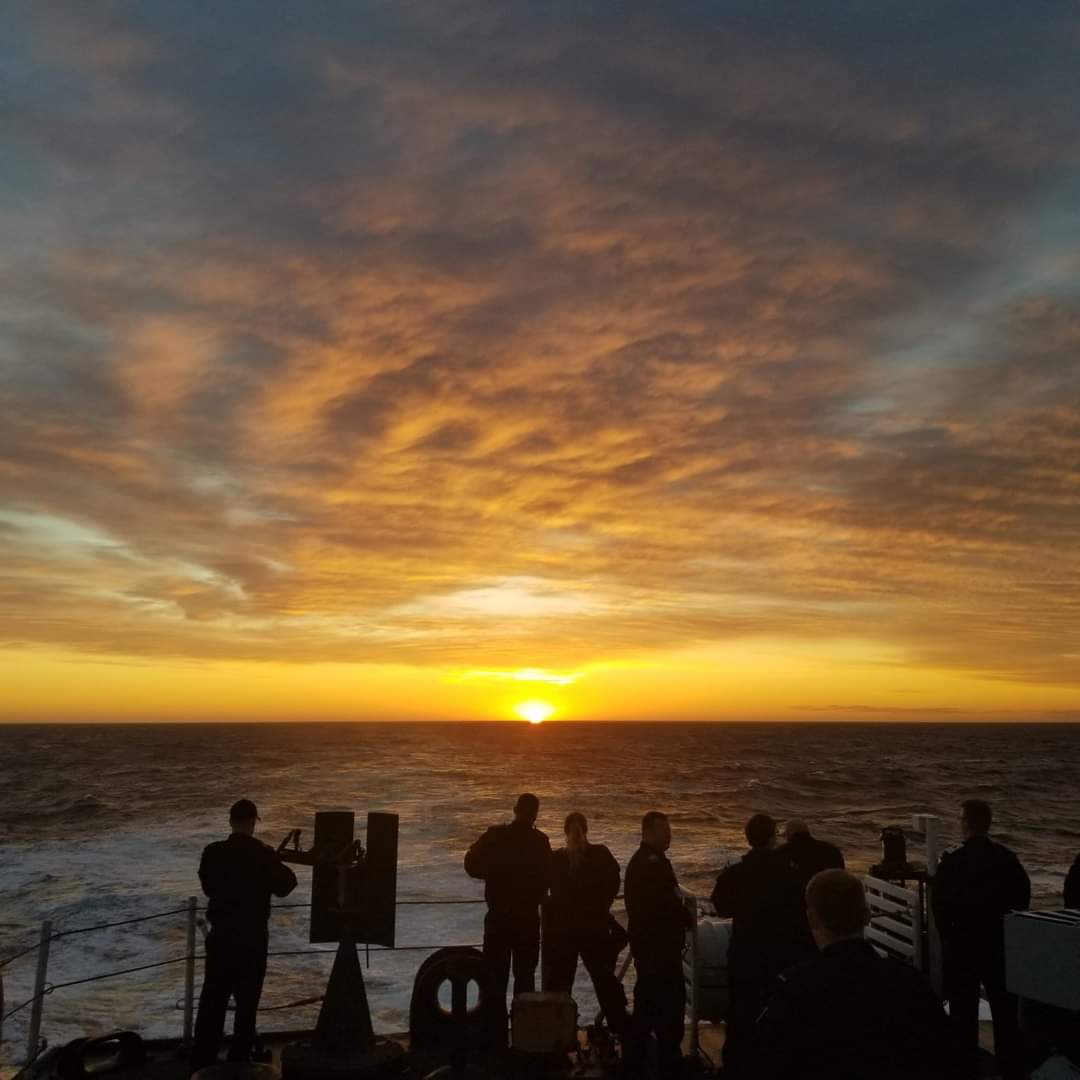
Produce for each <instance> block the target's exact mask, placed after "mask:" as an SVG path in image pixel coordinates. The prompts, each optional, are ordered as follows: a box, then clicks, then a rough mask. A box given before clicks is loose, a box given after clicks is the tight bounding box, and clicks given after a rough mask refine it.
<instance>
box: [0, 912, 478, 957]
mask: <svg viewBox="0 0 1080 1080" xmlns="http://www.w3.org/2000/svg"><path fill="white" fill-rule="evenodd" d="M484 902H485V901H484V898H483V897H482V896H481V897H469V898H460V897H453V898H451V899H448V900H425V899H412V900H409V899H406V900H398V901H397V906H398V907H411V906H418V905H441V904H483V903H484ZM310 907H311V904H310V902H309V903H306V904H273V905H271V908H270V910H271V911H289V910H293V909H296V910H300V909H305V908H310ZM187 910H188V909H187V907H182V908H170V909H169V910H168V911H156V912H154V913H153V914H152V915H137V916H135V917H134V918H131V919H117V920H116V921H115V922H105V923H95V924H94V925H93V926H77V927H75V928H74V929H71V930H57V931H55V932H54V933H52V934H50V935H49V937H48V940H49V941H59V940H60V938H65V937H74V936H75V935H76V934H89V933H93V932H94V931H96V930H111V929H113V928H115V927H117V926H131V925H132V924H134V923H141V922H149V921H150V920H151V919H167V918H168V917H169V916H170V915H183V914H185V913H186V912H187ZM42 944H43V942H42V941H40V940H39V941H35V942H34V943H33V944H32V945H27V947H26V948H25V949H20V950H19V951H18V952H15V953H11V955H9V956H4V957H0V968H2V967H7V965H8V964H10V963H12V961H14V960H19V959H21V958H22V957H24V956H28V955H29V954H30V953H32V952H35V951H36V950H38V949H40V948H41V946H42Z"/></svg>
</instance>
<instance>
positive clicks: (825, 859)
mask: <svg viewBox="0 0 1080 1080" xmlns="http://www.w3.org/2000/svg"><path fill="white" fill-rule="evenodd" d="M777 851H778V853H779V854H780V855H781V856H782V857H783V858H784V859H786V860H787V864H788V866H789V867H790V868H791V871H792V873H794V875H795V876H796V877H797V878H798V879H799V885H800V886H801V887H802V889H803V890H804V891H805V890H806V886H807V885H808V884H809V883H810V879H811V878H812V877H813V876H814V875H815V874H820V873H821V871H822V870H843V869H844V856H843V853H842V852H841V851H840V849H839V848H838V847H837V846H836V845H835V844H830V843H829V842H828V841H827V840H819V839H818V838H817V837H816V836H811V835H810V834H809V833H805V832H802V833H796V834H795V835H794V836H793V837H792V838H791V839H790V840H788V841H787V843H785V844H784V845H783V846H782V847H780V848H778V849H777Z"/></svg>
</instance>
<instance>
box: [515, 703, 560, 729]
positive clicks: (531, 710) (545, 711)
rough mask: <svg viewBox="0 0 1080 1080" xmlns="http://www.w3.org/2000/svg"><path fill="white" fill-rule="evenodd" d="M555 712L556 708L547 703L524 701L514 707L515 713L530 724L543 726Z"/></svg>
mask: <svg viewBox="0 0 1080 1080" xmlns="http://www.w3.org/2000/svg"><path fill="white" fill-rule="evenodd" d="M554 711H555V706H554V705H549V704H548V703H547V702H546V701H522V702H520V703H519V704H517V705H515V706H514V712H516V713H517V714H518V716H520V717H521V719H522V720H528V721H529V723H530V724H542V723H543V722H544V721H545V720H546V719H547V718H548V717H549V716H550V715H551V714H552V713H553V712H554Z"/></svg>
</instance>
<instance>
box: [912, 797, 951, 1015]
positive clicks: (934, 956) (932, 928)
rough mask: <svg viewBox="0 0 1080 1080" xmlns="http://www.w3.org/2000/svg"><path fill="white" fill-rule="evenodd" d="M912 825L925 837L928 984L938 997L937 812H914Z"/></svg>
mask: <svg viewBox="0 0 1080 1080" xmlns="http://www.w3.org/2000/svg"><path fill="white" fill-rule="evenodd" d="M914 825H915V828H916V829H919V830H920V831H921V832H922V833H923V834H924V835H925V837H926V876H927V881H926V943H927V946H928V950H927V951H928V952H929V970H928V972H927V974H928V975H929V976H930V985H931V986H932V987H933V988H934V991H935V993H936V994H937V995H938V997H941V995H942V991H943V989H944V978H943V974H942V965H941V937H940V935H939V934H938V928H937V920H936V919H935V918H934V878H935V877H936V876H937V868H938V863H939V862H940V861H941V818H940V817H938V816H937V814H916V815H915V821H914Z"/></svg>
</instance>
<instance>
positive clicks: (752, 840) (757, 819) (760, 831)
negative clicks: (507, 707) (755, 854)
mask: <svg viewBox="0 0 1080 1080" xmlns="http://www.w3.org/2000/svg"><path fill="white" fill-rule="evenodd" d="M775 840H776V822H775V821H773V819H772V818H771V817H769V815H768V814H755V815H754V816H753V817H752V818H751V819H750V820H749V821H748V822H747V823H746V842H747V843H748V844H749V845H750V846H751V847H752V848H754V849H755V850H756V849H758V848H770V847H772V846H773V843H774V842H775Z"/></svg>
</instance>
